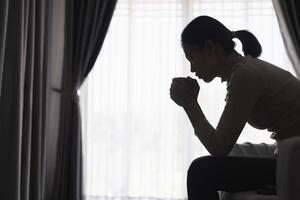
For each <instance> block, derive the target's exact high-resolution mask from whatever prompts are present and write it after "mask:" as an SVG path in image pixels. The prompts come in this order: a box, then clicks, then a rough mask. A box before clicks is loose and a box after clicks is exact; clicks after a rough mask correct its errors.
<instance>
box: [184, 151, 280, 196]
mask: <svg viewBox="0 0 300 200" xmlns="http://www.w3.org/2000/svg"><path fill="white" fill-rule="evenodd" d="M190 170H192V171H193V176H195V177H193V179H195V178H197V176H198V178H201V179H202V181H204V182H203V183H202V184H210V185H211V187H214V188H215V189H216V190H222V191H228V192H237V191H247V190H256V189H259V188H262V187H264V186H265V185H268V184H271V185H275V184H276V159H275V158H256V157H255V158H254V157H237V156H226V157H213V156H205V157H201V158H198V159H196V160H194V161H193V163H192V164H191V167H190V169H189V171H190ZM205 182H206V183H205Z"/></svg>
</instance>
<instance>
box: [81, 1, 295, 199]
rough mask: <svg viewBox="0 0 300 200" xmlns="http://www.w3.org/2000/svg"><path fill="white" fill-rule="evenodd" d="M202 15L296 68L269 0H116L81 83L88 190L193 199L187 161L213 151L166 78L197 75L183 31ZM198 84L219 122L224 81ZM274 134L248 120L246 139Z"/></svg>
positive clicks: (109, 195)
mask: <svg viewBox="0 0 300 200" xmlns="http://www.w3.org/2000/svg"><path fill="white" fill-rule="evenodd" d="M203 14H206V15H210V16H213V17H216V18H217V19H219V20H220V21H221V22H223V23H224V24H225V25H226V26H227V27H228V28H230V29H231V30H238V29H249V30H250V31H251V32H253V33H254V34H255V35H256V36H257V37H258V39H259V41H260V42H261V44H262V47H263V54H262V56H261V58H262V59H264V60H267V61H269V62H271V63H274V64H276V65H278V66H280V67H283V68H285V69H288V70H289V71H291V72H292V73H294V72H293V70H292V68H291V65H290V63H289V61H288V58H287V56H286V53H285V50H284V46H283V44H282V39H281V36H280V32H279V29H278V24H277V20H276V16H275V13H274V10H273V6H272V2H271V0H256V1H254V0H231V1H230V0H226V1H224V0H223V1H221V0H198V1H196V0H119V1H118V4H117V8H116V11H115V14H114V17H113V19H112V23H111V26H110V30H109V32H108V34H107V38H106V40H105V43H104V47H103V49H102V51H101V53H100V56H99V59H98V61H97V63H96V66H95V67H94V68H93V71H92V73H91V74H90V75H89V77H88V79H87V81H86V82H85V84H84V86H83V88H82V89H81V105H82V115H83V132H84V138H83V141H84V166H85V174H84V176H85V194H86V197H87V199H90V200H91V199H93V200H94V199H128V198H130V199H132V198H135V199H184V198H186V182H185V181H186V172H187V169H188V166H189V164H190V163H191V161H192V160H193V159H195V158H197V157H199V156H203V155H207V152H206V150H205V149H204V147H203V146H202V144H201V143H200V142H199V141H198V139H197V138H196V137H195V136H194V135H193V130H192V127H191V125H190V123H189V121H188V118H187V117H186V116H185V114H184V112H183V110H182V109H181V108H179V107H178V106H176V105H175V104H174V103H173V102H172V101H171V100H170V99H169V86H170V83H171V80H172V78H173V77H175V76H187V75H189V76H191V74H190V73H189V65H188V63H187V61H186V60H185V58H184V54H183V51H182V49H181V44H180V33H181V31H182V29H183V28H184V26H185V25H186V24H187V23H188V22H189V21H190V20H191V19H193V18H194V17H196V16H198V15H203ZM237 49H241V47H240V44H239V43H238V42H237ZM199 84H200V86H201V91H200V96H199V99H198V100H199V102H200V104H201V105H202V107H203V110H204V112H205V114H206V116H207V118H208V119H209V120H210V122H211V123H212V124H213V125H217V122H218V120H219V117H220V115H221V112H222V110H223V107H224V105H225V102H224V98H225V94H226V84H225V83H223V84H221V81H220V79H216V80H215V81H213V83H211V84H205V83H203V82H202V81H199ZM269 135H270V134H269V133H267V132H263V131H257V130H255V129H252V128H250V127H249V126H247V127H246V128H245V130H244V131H243V133H242V135H241V137H240V138H239V142H245V141H250V142H253V143H258V142H267V143H272V142H273V141H272V140H271V139H269Z"/></svg>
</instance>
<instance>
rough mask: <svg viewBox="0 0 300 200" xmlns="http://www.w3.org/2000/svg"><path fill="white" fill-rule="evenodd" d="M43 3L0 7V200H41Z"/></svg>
mask: <svg viewBox="0 0 300 200" xmlns="http://www.w3.org/2000/svg"><path fill="white" fill-rule="evenodd" d="M47 5H48V4H47V3H46V0H38V1H37V0H23V1H19V0H2V1H1V3H0V12H1V13H0V15H1V19H0V31H1V32H0V45H1V46H0V88H1V89H0V97H1V98H0V135H1V139H0V158H1V165H0V177H1V179H0V198H1V199H9V200H29V199H30V200H41V199H44V181H45V179H44V173H45V167H46V166H45V165H44V161H45V156H44V153H45V145H44V139H45V112H44V111H45V106H46V104H47V96H46V94H47V66H46V65H45V60H46V58H45V52H46V50H45V49H47V46H46V44H45V40H46V37H47V35H46V34H45V33H46V32H47V31H46V28H47V17H49V16H47V9H48V6H47Z"/></svg>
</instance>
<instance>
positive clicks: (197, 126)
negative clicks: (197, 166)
mask: <svg viewBox="0 0 300 200" xmlns="http://www.w3.org/2000/svg"><path fill="white" fill-rule="evenodd" d="M246 72H247V70H246ZM253 78H254V80H253ZM255 79H256V78H255V76H251V74H249V73H248V72H247V73H245V71H241V72H237V73H236V74H235V75H234V76H233V77H232V80H231V82H230V86H229V88H228V98H227V103H226V106H225V108H224V111H223V113H222V116H221V118H220V120H219V123H218V126H217V128H216V129H215V128H214V127H213V126H212V125H211V124H210V123H209V122H208V121H207V120H206V117H205V115H204V113H203V112H202V109H201V107H200V106H199V104H198V103H197V101H196V99H191V100H190V101H188V100H185V101H184V102H186V103H183V104H182V107H183V108H184V110H185V112H186V114H187V115H188V117H189V119H190V121H191V124H192V126H193V128H194V130H195V135H196V136H197V137H198V138H199V140H200V141H201V143H202V144H203V145H204V146H205V148H206V149H207V150H208V152H209V153H210V154H211V155H214V156H225V155H227V154H229V152H230V151H231V149H232V148H233V145H234V144H235V143H236V141H237V139H238V137H239V135H240V133H241V132H242V130H243V128H244V126H245V124H246V122H247V120H248V117H249V116H250V114H251V112H252V111H253V108H254V106H255V103H256V101H257V99H258V96H259V93H260V87H261V86H260V85H259V82H258V81H257V80H255Z"/></svg>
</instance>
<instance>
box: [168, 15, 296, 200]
mask: <svg viewBox="0 0 300 200" xmlns="http://www.w3.org/2000/svg"><path fill="white" fill-rule="evenodd" d="M233 38H237V39H239V40H240V41H241V43H242V45H243V52H244V55H245V56H242V55H240V54H239V53H238V52H236V51H235V50H234V46H235V43H234V42H233V41H232V39H233ZM181 42H182V47H183V50H184V53H185V56H186V59H187V60H188V61H189V62H190V64H191V72H194V73H195V74H196V76H197V77H198V78H199V79H203V80H204V81H205V82H210V81H212V80H213V79H214V78H216V77H220V78H221V79H222V81H225V82H227V97H226V106H225V108H224V111H223V113H222V116H221V118H220V120H219V123H218V125H217V127H216V128H214V127H213V126H212V125H211V124H210V123H209V121H208V120H207V119H206V117H205V115H204V113H203V112H202V109H201V107H200V105H199V104H198V102H197V97H198V93H199V85H198V83H197V81H196V80H194V79H192V78H189V77H188V78H174V79H173V81H172V84H171V88H170V96H171V99H172V100H173V101H174V102H175V103H177V104H178V105H179V106H182V107H183V108H184V110H185V112H186V114H187V115H188V117H189V119H190V121H191V123H192V126H193V128H194V130H195V135H196V136H197V137H198V138H199V140H200V141H201V143H202V144H203V145H204V146H205V148H206V149H207V150H208V152H209V153H210V154H211V155H212V156H205V157H201V158H198V159H196V160H194V161H193V163H192V164H191V166H190V168H189V171H188V178H187V186H188V198H189V200H217V199H219V197H218V193H217V191H219V190H222V191H246V190H256V189H259V188H262V187H264V186H265V185H267V184H271V185H275V184H276V158H275V157H274V158H242V157H233V156H227V155H228V154H229V153H230V151H231V150H232V148H233V146H234V144H235V143H236V141H237V139H238V137H239V135H240V133H241V132H242V130H243V128H244V126H245V124H246V122H248V123H249V124H250V125H252V126H253V127H255V128H258V129H268V130H269V131H271V132H273V134H272V138H274V139H275V140H277V141H282V140H285V139H288V138H291V137H295V136H300V117H299V116H300V82H299V81H298V79H296V78H295V77H294V76H293V75H291V74H290V73H289V72H287V71H285V70H283V69H280V68H278V67H276V66H274V65H272V64H270V63H267V62H265V61H262V60H260V59H257V57H258V56H259V55H260V54H261V46H260V44H259V42H258V41H257V39H256V37H255V36H254V35H253V34H251V33H250V32H248V31H246V30H241V31H230V30H228V29H227V28H226V27H225V26H224V25H223V24H221V23H220V22H219V21H217V20H215V19H213V18H211V17H208V16H200V17H197V18H195V19H194V20H193V21H191V22H190V23H189V24H188V25H187V26H186V27H185V28H184V30H183V32H182V35H181ZM200 104H201V99H200Z"/></svg>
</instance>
